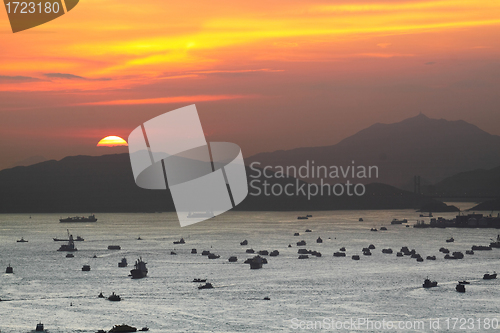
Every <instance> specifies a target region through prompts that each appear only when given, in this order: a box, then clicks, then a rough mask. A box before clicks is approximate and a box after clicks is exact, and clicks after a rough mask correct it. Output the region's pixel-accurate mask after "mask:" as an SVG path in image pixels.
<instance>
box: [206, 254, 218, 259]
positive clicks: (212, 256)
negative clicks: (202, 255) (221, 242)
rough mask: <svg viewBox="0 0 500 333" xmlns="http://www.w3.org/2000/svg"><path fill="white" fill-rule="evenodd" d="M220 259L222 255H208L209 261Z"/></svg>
mask: <svg viewBox="0 0 500 333" xmlns="http://www.w3.org/2000/svg"><path fill="white" fill-rule="evenodd" d="M219 258H220V255H218V254H215V253H210V254H209V255H208V259H219Z"/></svg>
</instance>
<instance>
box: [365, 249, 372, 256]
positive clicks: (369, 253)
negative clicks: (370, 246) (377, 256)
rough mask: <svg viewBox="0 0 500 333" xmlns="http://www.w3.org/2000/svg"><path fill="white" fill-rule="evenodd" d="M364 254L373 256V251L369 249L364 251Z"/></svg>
mask: <svg viewBox="0 0 500 333" xmlns="http://www.w3.org/2000/svg"><path fill="white" fill-rule="evenodd" d="M363 255H364V256H371V255H372V253H371V251H370V250H368V251H363Z"/></svg>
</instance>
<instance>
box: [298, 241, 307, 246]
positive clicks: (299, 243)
mask: <svg viewBox="0 0 500 333" xmlns="http://www.w3.org/2000/svg"><path fill="white" fill-rule="evenodd" d="M297 246H306V241H305V240H301V241H300V242H297Z"/></svg>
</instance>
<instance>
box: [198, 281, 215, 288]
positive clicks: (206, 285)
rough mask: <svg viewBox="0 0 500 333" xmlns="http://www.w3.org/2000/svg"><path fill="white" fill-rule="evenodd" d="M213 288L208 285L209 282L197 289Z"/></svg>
mask: <svg viewBox="0 0 500 333" xmlns="http://www.w3.org/2000/svg"><path fill="white" fill-rule="evenodd" d="M213 287H214V286H213V285H212V284H211V283H210V282H207V283H205V284H203V285H201V286H198V289H212V288H213Z"/></svg>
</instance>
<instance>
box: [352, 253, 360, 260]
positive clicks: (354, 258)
mask: <svg viewBox="0 0 500 333" xmlns="http://www.w3.org/2000/svg"><path fill="white" fill-rule="evenodd" d="M351 259H352V260H359V255H357V254H355V255H353V256H352V257H351Z"/></svg>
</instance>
